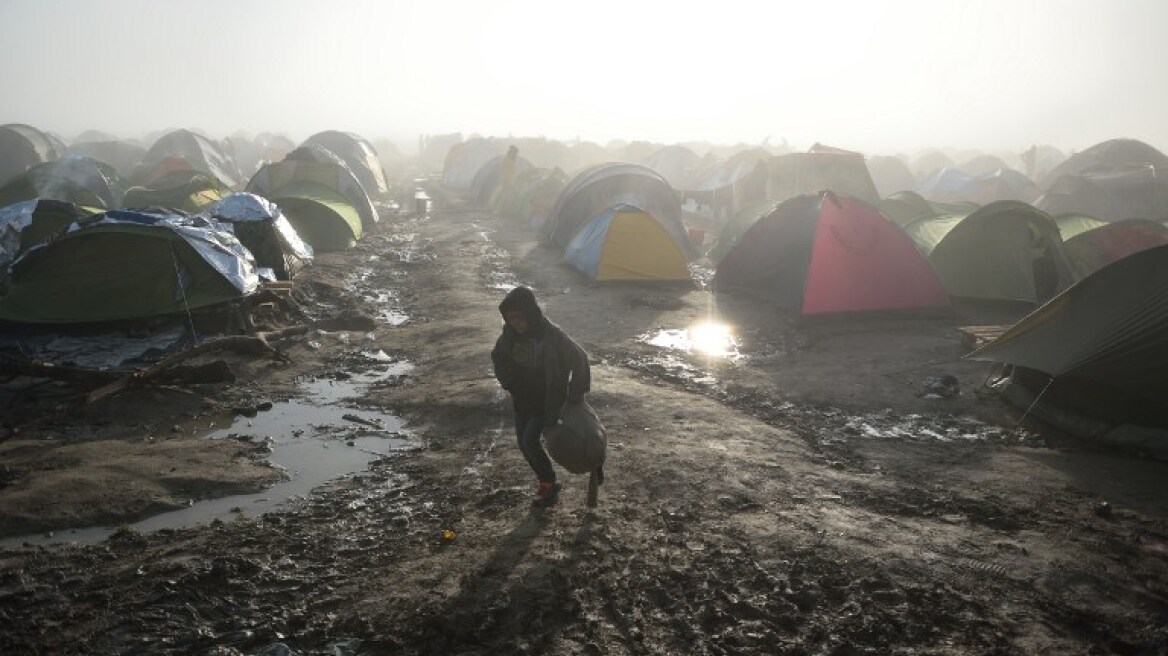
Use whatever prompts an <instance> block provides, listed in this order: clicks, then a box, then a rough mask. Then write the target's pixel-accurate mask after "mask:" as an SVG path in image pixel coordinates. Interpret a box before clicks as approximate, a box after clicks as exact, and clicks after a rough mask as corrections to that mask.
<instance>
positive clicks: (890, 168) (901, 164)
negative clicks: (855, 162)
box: [868, 155, 917, 198]
mask: <svg viewBox="0 0 1168 656" xmlns="http://www.w3.org/2000/svg"><path fill="white" fill-rule="evenodd" d="M868 174H869V175H871V176H872V184H874V185H876V192H877V193H878V194H880V197H881V198H887V197H888V196H891V195H892V194H895V193H896V192H898V191H908V190H910V189H915V188H916V186H917V179H916V177H915V176H913V174H912V171H910V170H909V169H908V164H907V163H906V162H905V161H904V160H903V159H901V158H899V157H891V156H886V155H873V156H872V157H869V158H868Z"/></svg>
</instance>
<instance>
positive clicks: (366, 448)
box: [0, 362, 418, 548]
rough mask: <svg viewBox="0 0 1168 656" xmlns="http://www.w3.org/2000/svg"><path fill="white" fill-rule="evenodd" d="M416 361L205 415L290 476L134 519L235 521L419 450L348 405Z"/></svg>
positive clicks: (395, 423) (74, 533)
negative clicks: (262, 450) (257, 409)
mask: <svg viewBox="0 0 1168 656" xmlns="http://www.w3.org/2000/svg"><path fill="white" fill-rule="evenodd" d="M413 367H414V365H413V364H412V363H409V362H394V363H391V364H389V365H388V366H385V367H378V368H375V369H374V370H371V371H367V372H364V373H360V374H355V375H353V376H352V377H351V378H348V379H345V380H333V379H329V378H317V379H313V380H310V381H305V382H303V383H302V384H301V388H302V389H303V391H304V393H305V396H306V399H304V400H301V399H294V400H290V401H280V402H276V403H273V404H272V408H271V409H270V410H268V411H265V412H261V413H259V414H257V415H256V416H254V417H221V418H218V419H213V420H211V421H210V422H207V421H206V420H202V425H203V427H204V428H206V429H207V431H208V432H207V433H206V434H205V437H206V438H208V439H238V440H241V441H245V442H263V443H267V444H268V445H269V446H270V447H271V454H270V456H269V458H268V460H269V462H271V463H272V464H273V465H275V466H276V467H279V468H280V469H283V470H284V471H285V473H286V474H287V475H288V480H284V481H281V482H279V483H276V484H275V485H273V486H271V487H269V488H266V489H264V490H262V491H260V492H256V493H253V494H242V495H233V496H228V497H221V498H217V499H208V500H205V501H198V502H196V503H194V504H192V505H191V506H190V507H188V508H183V509H181V510H175V511H171V512H166V513H162V514H159V515H155V516H153V517H149V518H147V519H144V520H142V521H140V522H137V523H135V524H132V525H131V527H130V528H132V529H133V530H136V531H153V530H158V529H162V528H182V527H186V526H192V525H195V524H203V523H207V522H210V521H212V520H215V519H219V520H222V521H231V520H233V519H235V518H236V517H238V516H240V515H244V516H258V515H261V514H263V513H265V512H269V511H272V510H276V509H278V508H280V507H281V506H283V505H284V504H286V503H287V502H289V501H291V500H293V499H297V498H303V497H305V496H307V495H308V494H309V492H311V491H312V489H313V488H316V487H318V486H320V485H323V484H324V483H327V482H328V481H330V480H333V479H336V478H339V477H341V476H344V475H348V474H352V473H356V472H359V471H363V470H365V469H366V468H368V466H369V464H370V463H371V462H373V461H374V460H377V459H379V458H385V457H389V456H392V455H394V454H395V453H401V452H403V451H409V450H413V449H415V448H417V446H418V444H417V441H416V440H415V439H414V438H413V437H412V436H411V435H410V434H409V433H408V431H407V430H406V429H405V424H404V421H403V420H402V419H401V418H399V417H397V416H396V415H393V414H388V413H384V412H381V411H380V410H371V409H368V408H355V407H345V406H342V405H340V403H341V402H344V401H348V402H351V401H352V400H353V399H355V398H358V397H359V396H360V395H361V393H362V388H364V387H368V386H370V385H372V384H374V383H377V382H381V381H384V380H387V379H389V378H392V377H394V376H402V375H405V374H406V373H408V372H409V371H411V370H412V369H413ZM115 530H116V529H115V528H112V527H93V528H85V529H74V530H63V531H58V532H56V533H55V534H53V535H51V536H50V535H30V536H17V537H11V538H4V539H0V548H19V547H21V546H22V545H24V544H25V543H28V544H33V545H37V544H54V543H61V542H78V543H93V542H99V541H101V540H104V539H105V538H107V537H109V536H110V535H111V534H112V533H113V532H114V531H115Z"/></svg>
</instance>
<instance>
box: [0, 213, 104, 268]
mask: <svg viewBox="0 0 1168 656" xmlns="http://www.w3.org/2000/svg"><path fill="white" fill-rule="evenodd" d="M100 212H101V210H100V209H98V208H95V207H82V206H79V205H74V204H73V203H67V202H63V201H59V200H48V199H33V200H25V201H21V202H19V203H13V204H12V205H7V206H5V207H0V269H2V268H3V267H7V266H8V264H9V263H10V262H12V260H15V259H16V258H17V257H18V256H19V255H20V254H21V253H23V252H24V251H26V250H28V249H30V248H32V247H33V246H36V245H37V244H43V243H45V242H46V241H49V240H50V239H52V238H54V237H55V236H57V235H59V234H61V233H62V232H64V231H65V229H66V228H68V227H69V225H70V224H72V223H74V222H75V221H81V220H83V219H86V218H88V217H90V216H93V215H94V214H99V213H100Z"/></svg>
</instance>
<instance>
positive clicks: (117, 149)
mask: <svg viewBox="0 0 1168 656" xmlns="http://www.w3.org/2000/svg"><path fill="white" fill-rule="evenodd" d="M73 155H76V156H78V157H90V158H93V159H95V160H97V161H99V162H101V163H103V164H108V165H110V166H112V167H113V168H114V170H115V171H117V172H118V177H119V178H121V179H123V180H129V179H130V176H131V175H132V174H133V172H134V167H136V166H137V165H138V162H141V161H142V157H144V156H145V155H146V149H145V148H143V147H141V146H139V145H137V144H134V143H130V142H129V141H121V140H116V139H115V140H111V141H85V142H82V143H75V144H73V145H72V146H69V147H68V148H67V149H66V150H65V155H64V157H69V156H73Z"/></svg>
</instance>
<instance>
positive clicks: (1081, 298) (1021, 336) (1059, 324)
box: [966, 245, 1168, 410]
mask: <svg viewBox="0 0 1168 656" xmlns="http://www.w3.org/2000/svg"><path fill="white" fill-rule="evenodd" d="M966 357H967V358H969V359H972V360H987V361H991V362H1002V363H1008V364H1012V365H1015V366H1019V367H1025V368H1028V369H1032V370H1036V371H1040V372H1043V373H1045V374H1046V375H1047V376H1049V377H1050V378H1052V379H1054V380H1056V381H1058V380H1064V381H1066V382H1073V381H1078V382H1079V383H1082V384H1086V385H1092V386H1098V387H1099V388H1100V389H1103V390H1110V391H1111V392H1113V394H1111V396H1114V393H1119V394H1120V395H1125V396H1127V397H1129V398H1132V399H1142V400H1143V401H1144V402H1146V403H1148V404H1153V405H1156V406H1158V407H1159V408H1160V409H1161V410H1162V409H1163V402H1164V399H1165V398H1166V397H1168V376H1166V375H1165V372H1166V371H1168V245H1164V246H1156V247H1154V248H1150V249H1147V250H1144V251H1140V252H1139V253H1135V254H1134V255H1130V256H1128V257H1125V258H1123V259H1121V260H1117V261H1115V262H1113V263H1111V264H1109V265H1107V266H1105V267H1103V268H1102V269H1099V270H1098V271H1096V272H1095V273H1094V274H1092V275H1091V276H1088V277H1087V278H1084V279H1083V280H1081V281H1080V282H1079V283H1078V284H1076V285H1074V286H1073V287H1071V288H1069V289H1068V290H1066V291H1065V292H1063V293H1062V294H1060V295H1059V296H1057V297H1055V298H1054V299H1052V300H1051V301H1049V302H1048V303H1046V304H1045V305H1043V306H1042V307H1040V308H1038V309H1037V310H1035V311H1034V312H1033V313H1031V314H1030V315H1029V316H1027V317H1026V318H1024V319H1022V320H1021V321H1019V322H1018V323H1017V324H1015V325H1014V326H1012V327H1011V328H1010V329H1009V330H1007V331H1006V332H1005V333H1003V334H1002V335H1001V336H1000V337H998V338H997V339H995V340H993V341H992V342H990V343H989V344H986V345H985V346H983V347H981V348H980V349H978V350H976V351H974V352H973V353H971V354H969V355H968V356H966Z"/></svg>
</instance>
